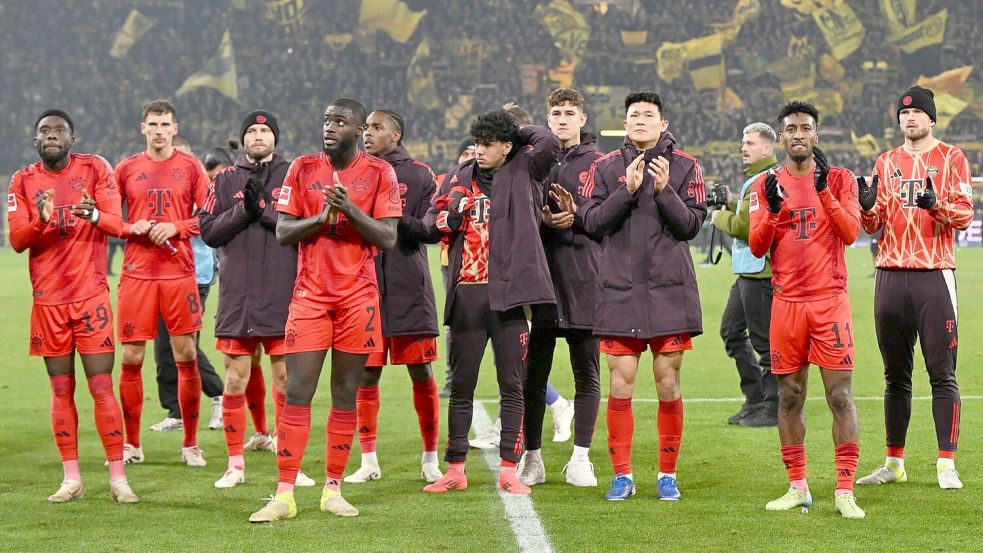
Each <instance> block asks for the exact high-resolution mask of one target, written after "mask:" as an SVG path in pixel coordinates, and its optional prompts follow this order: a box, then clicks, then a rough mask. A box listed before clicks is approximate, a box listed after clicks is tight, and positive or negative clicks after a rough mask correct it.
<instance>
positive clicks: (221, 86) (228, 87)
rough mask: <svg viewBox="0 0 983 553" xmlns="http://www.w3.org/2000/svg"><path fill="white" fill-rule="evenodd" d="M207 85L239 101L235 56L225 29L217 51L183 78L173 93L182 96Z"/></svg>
mask: <svg viewBox="0 0 983 553" xmlns="http://www.w3.org/2000/svg"><path fill="white" fill-rule="evenodd" d="M201 87H209V88H214V89H215V90H217V91H219V92H221V93H222V94H224V95H226V96H228V97H229V98H232V99H233V100H236V101H239V82H238V80H237V78H236V58H235V52H234V51H233V50H232V37H231V36H230V35H229V31H228V30H226V31H225V34H223V35H222V43H221V44H219V47H218V52H216V53H215V55H214V56H212V58H211V59H209V60H208V61H207V62H205V65H204V66H202V68H201V69H200V70H199V71H198V72H197V73H195V74H194V75H191V76H190V77H188V78H187V79H185V81H184V84H182V85H181V88H179V89H178V90H177V92H176V93H175V94H176V95H177V96H183V95H185V94H187V93H188V92H191V91H192V90H195V89H196V88H201Z"/></svg>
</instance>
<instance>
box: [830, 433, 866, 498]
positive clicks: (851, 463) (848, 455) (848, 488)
mask: <svg viewBox="0 0 983 553" xmlns="http://www.w3.org/2000/svg"><path fill="white" fill-rule="evenodd" d="M835 455H836V456H835V461H836V491H837V492H838V493H845V492H851V493H852V492H853V480H854V477H855V476H856V474H857V460H858V459H859V458H860V446H859V445H857V442H843V443H842V444H840V445H838V446H836V454H835Z"/></svg>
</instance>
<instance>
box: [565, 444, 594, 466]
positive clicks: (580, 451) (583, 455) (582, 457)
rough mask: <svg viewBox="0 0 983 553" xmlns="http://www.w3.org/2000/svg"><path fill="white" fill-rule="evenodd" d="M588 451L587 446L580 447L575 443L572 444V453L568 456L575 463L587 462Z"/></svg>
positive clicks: (588, 459)
mask: <svg viewBox="0 0 983 553" xmlns="http://www.w3.org/2000/svg"><path fill="white" fill-rule="evenodd" d="M589 453H590V448H589V447H580V446H579V445H575V446H573V455H571V456H570V461H571V462H575V463H583V462H589V461H590V458H589V457H588V454H589Z"/></svg>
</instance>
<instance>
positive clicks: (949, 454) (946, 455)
mask: <svg viewBox="0 0 983 553" xmlns="http://www.w3.org/2000/svg"><path fill="white" fill-rule="evenodd" d="M955 458H956V452H955V451H946V450H944V449H940V450H939V459H955Z"/></svg>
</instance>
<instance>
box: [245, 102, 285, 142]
mask: <svg viewBox="0 0 983 553" xmlns="http://www.w3.org/2000/svg"><path fill="white" fill-rule="evenodd" d="M253 125H266V126H267V127H269V128H270V130H271V131H273V141H274V145H276V144H279V143H280V126H279V125H277V122H276V116H275V115H273V114H272V113H270V112H268V111H266V110H262V109H257V110H253V111H250V112H249V113H248V114H246V118H245V119H243V120H242V129H240V130H239V143H240V144H242V146H243V147H245V146H246V129H248V128H249V127H251V126H253Z"/></svg>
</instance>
